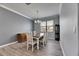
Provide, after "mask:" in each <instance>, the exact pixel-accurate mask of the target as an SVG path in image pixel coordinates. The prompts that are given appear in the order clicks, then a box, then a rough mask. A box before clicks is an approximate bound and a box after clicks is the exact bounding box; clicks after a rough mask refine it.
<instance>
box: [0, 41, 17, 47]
mask: <svg viewBox="0 0 79 59" xmlns="http://www.w3.org/2000/svg"><path fill="white" fill-rule="evenodd" d="M15 43H17V41H15V42H11V43H8V44H4V45H1V46H0V48H2V47H5V46H8V45H11V44H15Z"/></svg>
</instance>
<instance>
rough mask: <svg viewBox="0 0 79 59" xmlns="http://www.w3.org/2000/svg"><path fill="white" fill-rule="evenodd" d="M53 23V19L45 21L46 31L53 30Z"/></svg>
mask: <svg viewBox="0 0 79 59" xmlns="http://www.w3.org/2000/svg"><path fill="white" fill-rule="evenodd" d="M53 25H54V22H53V20H50V21H47V32H53V30H54V29H53V28H54V27H53Z"/></svg>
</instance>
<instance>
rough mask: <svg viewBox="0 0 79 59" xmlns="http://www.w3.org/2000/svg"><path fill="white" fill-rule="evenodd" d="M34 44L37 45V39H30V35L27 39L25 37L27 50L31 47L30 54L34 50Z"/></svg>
mask: <svg viewBox="0 0 79 59" xmlns="http://www.w3.org/2000/svg"><path fill="white" fill-rule="evenodd" d="M35 44H36V45H37V39H36V38H34V37H32V36H31V35H28V37H27V50H29V47H30V45H31V48H32V52H33V51H34V48H35V46H34V45H35ZM36 48H37V46H36Z"/></svg>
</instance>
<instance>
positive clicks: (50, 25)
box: [40, 20, 54, 32]
mask: <svg viewBox="0 0 79 59" xmlns="http://www.w3.org/2000/svg"><path fill="white" fill-rule="evenodd" d="M46 22H47V23H46ZM53 25H54V22H53V20H49V21H41V23H40V27H41V32H53V31H54V27H53ZM46 29H47V30H46Z"/></svg>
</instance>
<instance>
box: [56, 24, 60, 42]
mask: <svg viewBox="0 0 79 59" xmlns="http://www.w3.org/2000/svg"><path fill="white" fill-rule="evenodd" d="M55 40H56V41H59V40H60V26H59V25H58V24H56V25H55Z"/></svg>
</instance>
